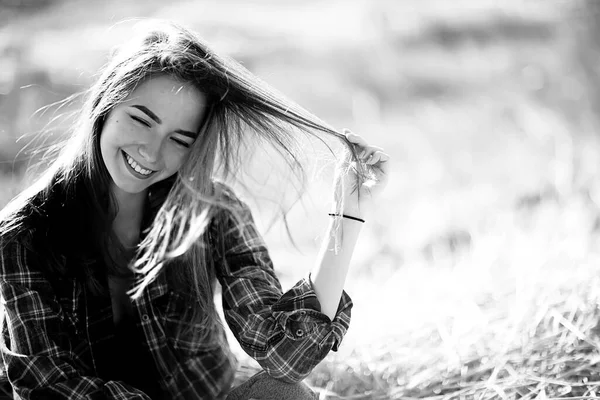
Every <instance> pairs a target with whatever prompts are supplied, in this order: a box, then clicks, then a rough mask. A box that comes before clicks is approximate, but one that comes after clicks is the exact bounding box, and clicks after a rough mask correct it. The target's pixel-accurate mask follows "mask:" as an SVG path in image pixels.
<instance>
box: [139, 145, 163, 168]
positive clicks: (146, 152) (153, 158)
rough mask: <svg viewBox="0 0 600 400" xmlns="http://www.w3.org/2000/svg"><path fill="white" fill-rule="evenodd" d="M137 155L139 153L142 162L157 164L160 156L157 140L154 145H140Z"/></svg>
mask: <svg viewBox="0 0 600 400" xmlns="http://www.w3.org/2000/svg"><path fill="white" fill-rule="evenodd" d="M138 153H140V156H141V157H142V159H144V161H147V162H148V163H151V164H155V163H156V162H158V160H159V156H160V141H158V140H157V141H155V142H154V143H145V144H141V145H140V147H139V148H138Z"/></svg>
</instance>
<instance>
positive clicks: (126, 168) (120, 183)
mask: <svg viewBox="0 0 600 400" xmlns="http://www.w3.org/2000/svg"><path fill="white" fill-rule="evenodd" d="M207 111H208V104H207V99H206V96H205V95H204V94H203V93H201V92H200V91H199V90H198V89H196V88H195V87H194V86H193V85H190V84H186V83H184V82H181V81H179V80H177V79H175V78H174V77H172V76H170V75H159V76H156V77H153V78H152V79H148V80H146V81H144V82H142V83H141V84H140V85H139V86H138V87H137V88H136V89H135V90H134V91H133V92H131V93H130V94H129V96H128V97H127V98H126V99H125V100H124V101H123V103H121V104H119V105H118V106H116V107H115V108H114V109H113V110H112V111H111V112H110V114H108V116H107V118H106V121H105V122H104V127H103V130H102V135H101V137H100V149H101V151H102V159H103V160H104V163H105V164H106V169H107V170H108V172H109V173H110V175H111V177H112V178H113V183H114V189H115V190H114V193H115V195H116V196H118V201H119V202H120V201H121V200H124V201H125V199H124V198H123V197H128V198H130V199H131V200H134V199H135V198H138V197H139V200H138V201H143V198H144V196H145V193H144V192H145V191H146V190H147V189H148V188H149V187H150V186H151V185H152V184H153V183H156V182H160V181H162V180H163V179H166V178H169V177H171V176H173V175H174V174H175V173H176V172H177V171H178V170H179V168H180V167H181V166H182V165H183V162H184V161H185V159H186V156H187V154H188V152H189V151H190V147H191V146H192V144H193V143H194V140H195V139H196V136H198V132H199V130H200V127H201V125H202V122H203V121H204V120H206V116H207V114H208V112H207Z"/></svg>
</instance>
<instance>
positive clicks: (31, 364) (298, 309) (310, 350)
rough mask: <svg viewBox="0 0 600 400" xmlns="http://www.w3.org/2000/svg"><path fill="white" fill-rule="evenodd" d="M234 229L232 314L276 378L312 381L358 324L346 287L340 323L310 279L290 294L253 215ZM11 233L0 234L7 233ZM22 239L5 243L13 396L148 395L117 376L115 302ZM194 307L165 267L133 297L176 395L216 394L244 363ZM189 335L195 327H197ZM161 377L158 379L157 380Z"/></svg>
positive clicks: (160, 372) (137, 317)
mask: <svg viewBox="0 0 600 400" xmlns="http://www.w3.org/2000/svg"><path fill="white" fill-rule="evenodd" d="M244 213H246V218H245V221H246V223H245V225H244V227H243V229H241V230H235V229H233V230H229V231H228V234H227V235H226V237H225V242H224V243H225V244H226V246H225V249H226V252H225V254H224V255H223V256H222V257H221V258H220V259H219V261H218V262H216V263H215V265H216V279H218V281H219V283H220V284H221V286H222V298H223V309H224V314H225V319H226V321H227V323H228V325H229V327H230V328H231V330H232V332H233V334H234V336H235V337H236V338H237V340H238V341H239V342H240V344H241V346H242V348H243V349H244V350H245V351H246V352H247V353H248V354H249V355H250V356H252V357H253V358H254V359H256V360H257V361H258V362H259V364H260V365H261V366H262V367H263V368H264V369H265V370H266V371H267V372H268V373H269V374H270V375H271V376H273V377H275V378H279V379H283V380H285V381H288V382H297V381H299V380H302V379H303V378H305V377H306V376H307V375H308V374H309V373H310V372H311V370H312V369H313V368H314V367H315V366H316V365H317V364H318V363H319V362H320V361H321V360H323V358H324V357H325V356H326V355H327V354H328V353H329V351H330V350H332V349H333V350H334V351H336V350H337V348H338V346H339V345H340V343H341V341H342V338H343V337H344V335H345V333H346V331H347V329H348V326H349V323H350V309H351V307H352V301H351V300H350V298H349V297H348V295H347V294H346V293H345V292H344V293H343V295H342V299H341V300H340V304H339V308H338V312H337V315H336V316H335V318H334V320H333V321H331V320H330V319H329V317H327V316H326V315H325V314H323V313H322V312H321V311H320V305H319V302H318V300H317V297H316V294H315V292H314V290H313V288H312V284H311V282H310V277H307V278H304V279H302V280H301V281H299V282H298V283H297V284H296V285H295V286H294V287H292V288H291V289H290V290H289V291H287V292H286V293H285V294H283V293H282V290H281V285H280V283H279V280H278V279H277V277H276V276H275V273H274V270H273V266H272V263H271V260H270V258H269V254H268V252H267V249H266V247H265V245H264V242H263V240H262V238H261V236H260V234H259V233H258V231H257V229H256V227H255V225H254V222H253V219H252V216H251V214H250V211H249V209H248V208H247V207H245V206H244ZM0 239H1V238H0ZM23 242H24V241H18V240H15V241H11V242H10V243H2V241H1V240H0V249H2V250H1V252H0V296H1V299H2V305H3V307H4V314H5V319H4V323H3V326H2V336H1V338H2V339H3V342H4V346H3V349H2V356H3V360H4V368H5V370H6V374H7V376H8V379H9V381H10V383H11V385H12V387H13V390H14V396H15V398H22V399H149V398H150V396H149V395H148V394H147V393H144V392H143V391H142V390H141V389H139V386H138V387H136V386H134V384H132V383H131V382H124V381H120V380H114V379H111V374H110V371H111V368H114V359H112V358H111V356H110V355H111V354H113V353H111V352H110V350H111V349H110V346H111V343H113V339H114V337H115V326H114V323H113V314H112V307H111V302H110V298H108V299H103V300H102V299H98V298H93V297H92V296H91V295H90V293H89V290H87V289H86V287H85V285H84V284H82V283H81V282H79V281H77V280H75V279H68V278H59V277H51V278H52V279H49V277H48V276H47V274H45V272H44V271H45V268H44V267H43V265H42V264H43V262H40V261H38V260H36V258H35V256H34V255H33V254H32V253H31V251H30V250H28V247H27V246H25V245H24V243H23ZM186 307H189V303H188V302H186V301H185V299H184V297H183V296H182V295H181V294H180V293H178V291H177V290H176V288H173V287H169V284H168V279H167V278H166V277H165V275H164V273H161V274H159V276H158V278H157V279H156V280H155V281H154V282H152V283H151V284H150V285H149V286H148V287H147V289H146V290H145V291H144V294H143V296H142V298H141V299H140V300H139V301H136V302H134V304H133V311H134V316H133V318H134V321H135V330H136V332H137V334H138V335H139V338H140V340H139V344H140V351H141V353H143V354H142V355H143V356H145V357H146V359H147V360H153V361H154V362H153V363H152V362H151V361H150V362H149V363H148V364H149V368H151V371H154V374H155V376H156V378H155V379H156V381H157V384H158V387H159V391H160V394H159V395H158V396H156V397H159V398H160V397H161V396H162V397H163V398H166V399H218V398H222V397H223V396H225V395H226V393H227V391H228V390H229V389H230V386H231V384H232V381H233V377H234V374H235V369H236V361H235V360H234V358H233V357H232V355H231V352H230V351H229V348H228V345H227V340H226V338H225V334H224V330H223V327H222V326H221V325H220V324H218V323H215V324H214V325H213V326H212V327H206V326H194V327H193V328H194V329H192V330H191V333H189V334H187V335H186V334H185V333H184V332H185V330H184V329H182V328H184V327H185V326H186V324H188V322H186V321H183V320H182V318H181V315H182V313H183V311H184V310H185V308H186ZM188 331H190V330H188ZM150 379H153V378H150Z"/></svg>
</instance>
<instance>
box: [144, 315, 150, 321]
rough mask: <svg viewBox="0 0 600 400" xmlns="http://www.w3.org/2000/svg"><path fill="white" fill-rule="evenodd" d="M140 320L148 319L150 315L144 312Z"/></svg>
mask: <svg viewBox="0 0 600 400" xmlns="http://www.w3.org/2000/svg"><path fill="white" fill-rule="evenodd" d="M142 320H144V321H148V320H150V317H149V316H148V314H144V315H142Z"/></svg>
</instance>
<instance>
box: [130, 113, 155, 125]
mask: <svg viewBox="0 0 600 400" xmlns="http://www.w3.org/2000/svg"><path fill="white" fill-rule="evenodd" d="M130 117H131V119H132V120H134V121H137V122H139V123H140V124H142V125H144V126H146V127H148V128H150V124H149V123H148V122H146V121H144V120H143V119H142V118H140V117H136V116H135V115H130Z"/></svg>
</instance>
